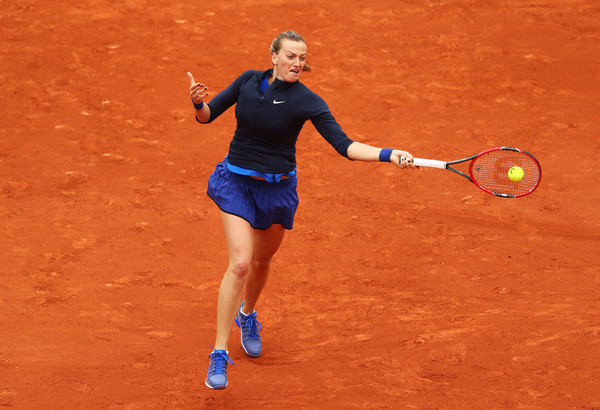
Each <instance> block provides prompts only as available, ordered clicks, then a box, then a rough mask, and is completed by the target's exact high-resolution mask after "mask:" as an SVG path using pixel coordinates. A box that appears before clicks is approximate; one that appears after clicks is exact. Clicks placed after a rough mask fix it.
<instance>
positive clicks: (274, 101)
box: [273, 99, 285, 104]
mask: <svg viewBox="0 0 600 410" xmlns="http://www.w3.org/2000/svg"><path fill="white" fill-rule="evenodd" d="M284 102H285V101H277V99H274V100H273V104H283V103H284Z"/></svg>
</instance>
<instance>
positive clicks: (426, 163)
mask: <svg viewBox="0 0 600 410" xmlns="http://www.w3.org/2000/svg"><path fill="white" fill-rule="evenodd" d="M414 162H415V165H416V166H418V167H428V168H440V169H446V163H445V162H444V161H437V160H435V159H423V158H414Z"/></svg>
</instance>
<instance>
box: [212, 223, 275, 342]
mask: <svg viewBox="0 0 600 410" xmlns="http://www.w3.org/2000/svg"><path fill="white" fill-rule="evenodd" d="M221 220H222V222H223V229H224V231H225V238H226V241H227V250H228V252H229V265H228V267H227V270H226V271H225V275H224V276H223V280H222V281H221V287H220V288H219V300H218V305H217V337H216V340H215V348H217V349H227V344H228V341H229V335H230V333H231V327H232V326H233V320H234V317H235V316H236V314H237V309H238V307H239V303H240V300H241V298H242V292H243V289H244V285H246V292H245V295H244V313H252V312H253V311H254V307H255V305H256V302H257V300H258V297H259V296H260V293H261V291H262V289H263V288H264V286H265V283H266V281H267V278H268V275H269V267H270V264H271V259H272V258H273V255H274V254H275V252H277V249H279V246H280V245H281V242H282V241H283V236H284V234H285V229H284V228H283V227H282V226H281V225H273V226H271V227H270V228H269V229H266V230H258V229H256V230H254V229H252V227H251V226H250V224H249V223H248V222H247V221H245V220H244V219H242V218H240V217H238V216H235V215H231V214H228V213H225V212H221Z"/></svg>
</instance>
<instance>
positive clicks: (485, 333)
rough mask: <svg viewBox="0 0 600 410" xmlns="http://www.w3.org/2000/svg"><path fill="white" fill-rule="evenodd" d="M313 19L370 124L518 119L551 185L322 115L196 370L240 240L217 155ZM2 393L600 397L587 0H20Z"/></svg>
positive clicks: (468, 403) (404, 403) (5, 105)
mask: <svg viewBox="0 0 600 410" xmlns="http://www.w3.org/2000/svg"><path fill="white" fill-rule="evenodd" d="M287 29H294V30H296V31H298V32H299V33H301V34H302V35H303V36H304V37H305V39H306V41H307V43H308V51H309V61H310V63H311V64H312V66H313V68H314V69H313V72H312V73H309V74H303V76H302V78H301V81H302V82H303V83H305V84H306V85H308V86H309V87H310V88H311V89H312V90H314V91H315V92H317V93H318V94H319V95H321V96H322V97H323V98H324V99H325V100H326V101H327V102H328V104H329V106H330V108H331V110H332V112H333V114H334V116H335V117H336V119H337V120H338V122H339V123H340V124H341V125H342V127H343V128H344V130H345V131H346V133H347V134H348V135H349V136H350V137H351V138H353V139H355V140H359V141H362V142H366V143H369V144H373V145H376V146H382V147H395V148H400V149H405V150H408V151H410V152H411V153H412V154H414V155H415V156H418V157H424V158H433V159H442V160H446V159H447V160H451V159H457V158H461V157H464V156H467V155H469V154H474V153H476V152H478V151H481V150H484V149H486V148H489V147H494V146H501V145H506V146H516V147H520V148H522V149H525V150H527V151H529V152H531V153H533V154H534V155H535V156H536V157H537V158H538V159H539V161H540V163H541V164H542V168H543V177H542V183H541V185H540V187H539V189H538V190H537V191H535V192H534V193H533V194H532V195H529V196H527V197H524V198H520V199H512V200H511V199H502V198H495V197H493V196H491V195H488V194H486V193H484V192H483V191H481V190H479V189H478V188H476V187H475V186H474V185H472V184H470V183H468V182H467V181H466V180H464V179H462V178H460V177H458V176H456V175H454V174H452V173H450V172H447V171H443V170H435V169H420V170H418V171H405V170H399V169H398V168H396V167H394V166H392V165H390V164H381V163H371V164H368V163H352V162H350V161H348V160H346V159H344V158H342V157H340V156H339V155H337V153H336V152H335V151H334V150H333V149H332V148H331V147H330V146H329V145H328V144H327V143H326V142H325V140H324V139H323V138H321V136H319V135H318V133H317V132H316V131H315V129H314V127H313V126H312V124H310V123H307V124H306V126H305V127H304V130H303V132H302V134H301V136H300V140H299V145H298V163H299V194H300V198H301V199H300V208H299V211H298V214H297V217H296V223H295V226H294V230H293V231H291V232H288V234H287V236H286V239H285V241H284V243H283V246H282V248H281V250H280V252H279V253H278V255H277V257H276V259H275V260H274V264H273V267H272V272H271V277H270V281H269V283H268V284H267V287H266V289H265V291H264V294H263V298H262V299H261V301H260V306H259V320H260V322H261V323H262V324H263V327H264V330H263V332H262V337H263V342H264V354H263V356H262V357H261V358H259V359H256V360H251V359H249V358H247V357H246V356H245V354H244V353H243V351H242V349H241V347H240V345H239V332H238V329H237V328H235V329H234V330H233V333H232V338H231V341H230V346H229V350H230V356H231V358H232V360H233V361H234V362H235V366H229V381H230V386H229V387H228V388H227V389H226V390H224V391H217V392H215V391H212V390H209V389H207V388H206V387H205V386H204V378H205V375H206V369H207V365H208V354H209V353H210V350H211V349H210V345H211V344H213V343H214V330H215V315H216V299H217V289H218V286H219V283H220V280H221V277H222V274H223V272H224V270H225V268H226V264H227V255H226V253H225V243H224V237H223V234H222V230H221V226H220V220H219V217H218V211H217V208H216V207H215V206H214V204H213V203H212V201H210V199H209V198H208V197H207V196H206V194H205V191H206V185H207V179H208V176H209V174H210V173H211V172H212V170H213V169H214V166H215V164H216V163H217V162H218V161H220V160H221V159H222V158H223V157H224V156H225V154H226V152H227V148H228V144H229V141H230V138H231V136H232V132H233V129H234V127H235V119H234V116H233V110H230V111H229V112H227V113H226V114H225V115H223V116H222V117H221V118H220V119H219V120H218V121H216V122H215V123H213V124H211V125H207V126H202V125H200V124H198V123H196V122H195V121H194V117H193V114H194V113H193V109H192V105H191V102H190V98H189V95H188V91H187V89H188V86H189V81H188V78H187V76H186V72H187V71H191V72H192V73H193V74H194V76H195V78H196V79H197V80H199V81H201V82H204V83H206V84H207V85H208V86H209V91H210V92H211V95H215V93H216V92H218V91H220V90H222V89H223V88H224V87H226V86H227V85H228V84H229V83H230V82H232V81H233V80H234V79H235V78H236V77H237V76H238V75H239V74H240V73H242V72H243V71H244V70H246V69H249V68H254V69H266V68H269V67H270V57H269V53H268V48H269V45H270V42H271V40H272V39H273V37H274V36H275V35H276V34H277V33H279V32H281V31H284V30H287ZM0 45H1V47H0V48H1V54H0V112H1V116H0V230H1V232H0V255H1V258H2V262H1V270H0V312H1V314H0V407H7V408H15V409H48V408H65V409H66V408H93V409H147V408H161V409H162V408H168V409H187V408H193V409H196V408H233V409H245V408H260V407H266V408H273V409H293V408H407V409H408V408H418V409H428V408H432V409H433V408H482V409H484V408H496V409H500V408H509V409H513V408H514V409H523V408H527V409H530V408H531V409H550V408H561V409H566V408H586V409H591V408H600V381H599V378H598V374H599V373H600V360H599V358H600V257H599V256H598V251H599V250H600V246H599V245H600V233H599V232H600V213H599V203H600V190H599V182H600V178H599V174H600V173H599V171H598V168H597V167H598V162H599V161H600V143H599V142H598V136H599V132H600V127H599V122H598V112H599V104H598V101H600V86H599V84H600V75H599V74H598V73H600V5H599V4H598V2H597V1H595V0H581V1H577V0H569V1H567V0H544V1H543V0H532V1H517V0H502V1H501V0H490V1H485V2H484V1H476V0H465V1H458V0H448V1H444V2H441V1H420V0H419V1H416V0H410V1H391V0H374V1H369V2H366V1H312V0H308V1H304V2H301V3H297V2H296V3H293V4H292V3H289V2H283V1H275V0H274V1H247V2H242V1H232V2H224V1H212V0H211V1H202V2H193V3H192V2H171V1H165V0H161V1H142V0H140V1H137V0H129V1H123V2H112V1H108V0H94V1H92V0H90V1H86V2H80V3H76V2H75V3H74V2H70V1H65V0H61V1H51V2H50V1H48V2H41V1H37V2H34V1H7V0H3V1H0Z"/></svg>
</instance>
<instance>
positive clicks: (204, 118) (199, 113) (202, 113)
mask: <svg viewBox="0 0 600 410" xmlns="http://www.w3.org/2000/svg"><path fill="white" fill-rule="evenodd" d="M196 119H197V120H198V121H200V122H201V123H206V122H208V120H209V119H210V107H209V106H208V104H203V105H202V108H201V109H199V110H196Z"/></svg>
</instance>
